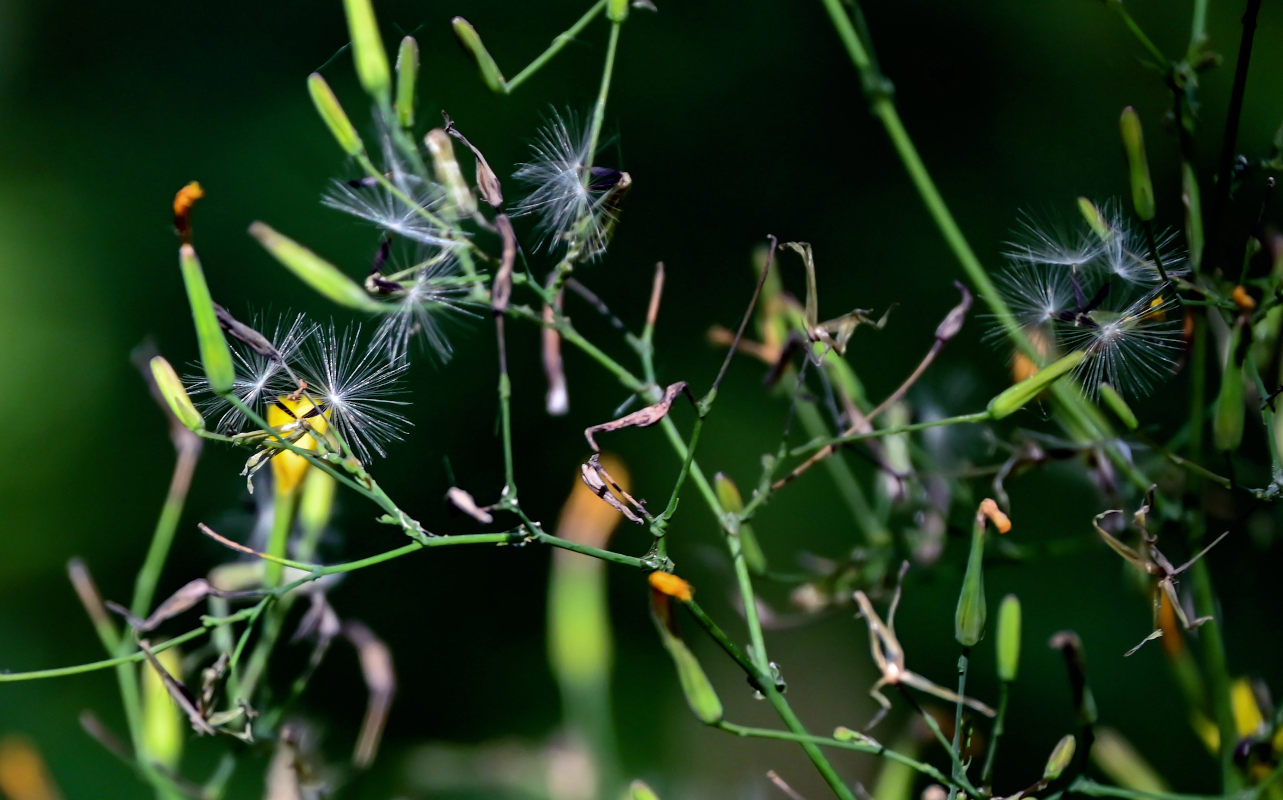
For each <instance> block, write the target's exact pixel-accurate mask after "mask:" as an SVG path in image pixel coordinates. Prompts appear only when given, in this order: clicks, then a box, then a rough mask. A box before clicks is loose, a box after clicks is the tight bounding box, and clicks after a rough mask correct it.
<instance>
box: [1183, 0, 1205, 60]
mask: <svg viewBox="0 0 1283 800" xmlns="http://www.w3.org/2000/svg"><path fill="white" fill-rule="evenodd" d="M1205 41H1207V0H1194V13H1193V14H1192V15H1191V16H1190V25H1189V47H1188V48H1187V50H1186V53H1185V57H1186V58H1187V59H1189V58H1192V57H1193V56H1194V55H1195V54H1196V53H1197V51H1198V48H1199V47H1201V46H1202V45H1203V42H1205Z"/></svg>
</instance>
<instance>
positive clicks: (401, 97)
mask: <svg viewBox="0 0 1283 800" xmlns="http://www.w3.org/2000/svg"><path fill="white" fill-rule="evenodd" d="M418 79H419V43H418V42H417V41H415V40H414V37H413V36H407V37H405V38H404V39H402V40H401V47H400V49H398V50H397V54H396V118H397V122H399V123H401V127H402V128H406V129H407V130H408V129H410V128H413V127H414V85H415V82H416V81H417V80H418Z"/></svg>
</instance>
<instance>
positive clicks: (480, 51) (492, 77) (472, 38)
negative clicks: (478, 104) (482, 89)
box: [450, 17, 508, 94]
mask: <svg viewBox="0 0 1283 800" xmlns="http://www.w3.org/2000/svg"><path fill="white" fill-rule="evenodd" d="M450 24H451V25H453V26H454V35H455V36H458V37H459V41H460V42H461V43H462V44H463V48H464V49H465V50H467V51H468V52H469V53H471V54H472V57H473V58H475V59H476V60H477V66H478V67H479V68H480V69H481V80H483V81H485V84H486V86H488V87H489V88H490V91H492V92H498V93H499V94H507V93H508V82H507V81H505V80H504V79H503V73H502V72H500V71H499V65H498V64H496V63H495V61H494V59H493V58H491V57H490V51H488V50H486V46H485V45H484V44H482V43H481V36H480V35H478V34H477V29H476V28H474V27H472V24H471V23H469V22H468V21H467V20H466V19H464V18H463V17H455V18H454V20H453V21H452V22H451V23H450Z"/></svg>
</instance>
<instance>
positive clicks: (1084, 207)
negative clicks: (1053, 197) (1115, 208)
mask: <svg viewBox="0 0 1283 800" xmlns="http://www.w3.org/2000/svg"><path fill="white" fill-rule="evenodd" d="M1078 210H1079V211H1081V212H1082V215H1083V219H1085V220H1087V225H1088V227H1090V228H1091V232H1092V233H1094V234H1096V237H1097V238H1098V239H1100V240H1101V241H1102V242H1107V241H1109V239H1110V237H1112V236H1113V235H1114V230H1113V228H1111V227H1109V220H1107V219H1105V215H1104V214H1102V213H1100V209H1099V208H1097V207H1096V204H1095V203H1093V202H1092V201H1090V200H1088V199H1087V198H1086V197H1080V198H1078Z"/></svg>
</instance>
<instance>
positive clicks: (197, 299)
mask: <svg viewBox="0 0 1283 800" xmlns="http://www.w3.org/2000/svg"><path fill="white" fill-rule="evenodd" d="M178 264H179V267H180V268H181V269H182V272H183V285H184V286H186V287H187V303H188V305H190V306H191V307H192V320H193V321H194V322H195V323H196V341H197V343H198V344H199V345H200V363H201V366H202V367H204V369H205V377H206V379H208V380H209V388H210V389H212V390H213V391H214V392H215V393H216V394H223V393H224V392H230V391H231V390H232V384H233V383H234V382H235V380H236V369H235V368H234V367H233V366H232V352H231V351H230V350H228V349H227V339H225V338H224V337H223V329H222V328H221V327H220V326H219V324H218V315H217V314H216V313H215V312H214V300H213V298H211V297H210V296H209V286H208V285H207V284H206V283H205V273H204V272H202V271H201V268H200V259H199V258H197V257H196V249H195V248H194V247H192V246H191V245H190V244H184V245H183V246H182V247H180V248H179V249H178Z"/></svg>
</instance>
